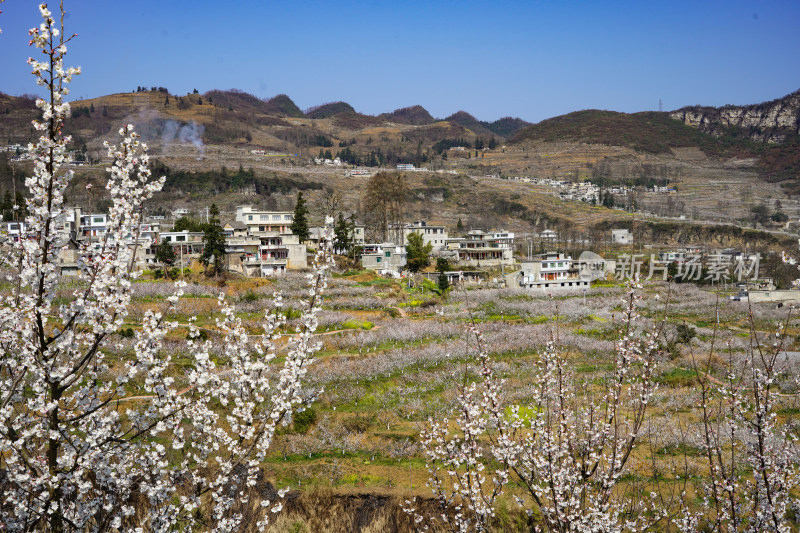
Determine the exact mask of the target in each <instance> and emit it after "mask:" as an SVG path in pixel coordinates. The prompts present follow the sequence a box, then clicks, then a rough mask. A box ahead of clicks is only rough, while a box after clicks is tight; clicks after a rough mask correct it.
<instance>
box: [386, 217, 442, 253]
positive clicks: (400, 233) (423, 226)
mask: <svg viewBox="0 0 800 533" xmlns="http://www.w3.org/2000/svg"><path fill="white" fill-rule="evenodd" d="M412 233H419V234H420V235H422V244H423V245H427V244H430V245H431V247H432V251H434V252H436V251H439V250H441V249H442V248H444V247H445V246H446V245H447V240H448V237H447V227H446V226H433V225H429V224H428V223H427V222H425V221H418V222H406V223H404V224H402V225H399V226H390V227H389V235H390V236H396V240H397V242H400V241H401V240H402V243H403V244H408V236H409V235H411V234H412Z"/></svg>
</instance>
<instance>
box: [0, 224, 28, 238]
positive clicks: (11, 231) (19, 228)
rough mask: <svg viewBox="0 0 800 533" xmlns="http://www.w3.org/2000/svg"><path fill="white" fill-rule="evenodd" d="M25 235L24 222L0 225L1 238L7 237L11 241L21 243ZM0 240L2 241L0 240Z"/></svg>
mask: <svg viewBox="0 0 800 533" xmlns="http://www.w3.org/2000/svg"><path fill="white" fill-rule="evenodd" d="M24 233H25V223H24V222H3V223H2V225H0V237H5V238H7V239H8V240H10V241H13V242H19V240H20V239H21V238H22V235H23V234H24ZM0 240H2V239H1V238H0Z"/></svg>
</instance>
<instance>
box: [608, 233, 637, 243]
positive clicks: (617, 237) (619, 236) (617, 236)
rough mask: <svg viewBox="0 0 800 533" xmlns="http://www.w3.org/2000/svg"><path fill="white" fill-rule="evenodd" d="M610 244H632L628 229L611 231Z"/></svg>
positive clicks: (631, 235)
mask: <svg viewBox="0 0 800 533" xmlns="http://www.w3.org/2000/svg"><path fill="white" fill-rule="evenodd" d="M611 242H612V243H613V244H633V233H631V230H629V229H612V230H611Z"/></svg>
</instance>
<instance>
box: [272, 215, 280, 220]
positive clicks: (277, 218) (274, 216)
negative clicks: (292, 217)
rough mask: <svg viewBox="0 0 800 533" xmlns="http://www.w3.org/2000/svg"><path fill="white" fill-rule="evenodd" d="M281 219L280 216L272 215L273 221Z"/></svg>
mask: <svg viewBox="0 0 800 533" xmlns="http://www.w3.org/2000/svg"><path fill="white" fill-rule="evenodd" d="M280 219H281V216H280V215H272V220H280Z"/></svg>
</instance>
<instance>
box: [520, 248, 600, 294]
mask: <svg viewBox="0 0 800 533" xmlns="http://www.w3.org/2000/svg"><path fill="white" fill-rule="evenodd" d="M506 279H507V283H508V285H509V286H512V287H520V288H524V289H539V290H544V291H552V290H560V289H579V288H584V289H587V288H589V285H590V283H589V280H588V279H582V277H581V276H580V274H579V272H578V269H577V268H573V264H572V258H571V257H569V256H567V255H565V254H562V253H556V252H549V253H546V254H543V255H541V256H539V257H538V259H536V260H534V261H525V262H523V263H522V269H521V270H520V271H519V272H517V273H515V274H512V275H510V276H507V277H506Z"/></svg>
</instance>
